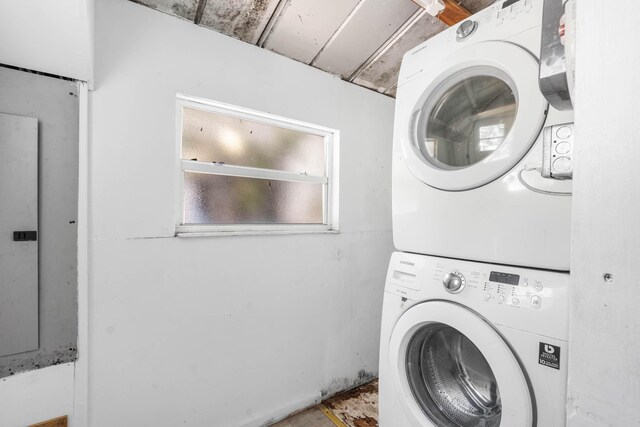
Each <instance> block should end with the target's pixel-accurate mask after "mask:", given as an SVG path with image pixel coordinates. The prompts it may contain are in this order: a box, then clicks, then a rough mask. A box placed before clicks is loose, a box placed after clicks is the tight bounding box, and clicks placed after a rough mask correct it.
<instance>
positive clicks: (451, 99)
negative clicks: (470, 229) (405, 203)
mask: <svg viewBox="0 0 640 427" xmlns="http://www.w3.org/2000/svg"><path fill="white" fill-rule="evenodd" d="M433 65H434V68H432V69H430V70H428V71H426V72H425V74H426V75H425V76H424V77H421V78H420V81H426V82H429V84H428V86H427V87H426V89H425V90H424V92H422V94H421V95H419V96H418V97H417V102H415V103H414V104H413V105H414V106H413V108H412V109H411V111H410V114H409V117H406V118H405V119H404V120H405V125H403V127H404V126H406V128H405V129H406V132H405V131H403V132H402V133H401V137H400V144H401V147H402V153H403V157H404V160H405V162H406V163H407V166H408V168H409V169H410V170H411V172H412V173H413V174H414V175H415V176H416V177H418V178H419V179H420V180H422V181H423V182H424V183H425V184H427V185H429V186H431V187H435V188H438V189H441V190H448V191H463V190H470V189H473V188H477V187H480V186H482V185H485V184H487V183H489V182H491V181H493V180H495V179H497V178H499V177H500V176H502V175H504V174H505V173H507V172H508V171H509V170H511V168H513V166H515V165H516V164H517V163H518V162H519V161H520V160H521V159H522V158H523V157H524V155H525V154H526V153H527V151H528V150H529V149H530V148H531V146H532V145H533V144H534V143H535V141H536V140H537V138H538V136H539V135H540V131H541V129H542V126H543V124H544V120H545V117H546V112H547V108H548V104H547V102H546V100H545V99H544V97H543V96H542V94H541V93H540V89H539V88H538V61H537V59H536V58H535V57H534V56H532V55H531V54H530V53H529V52H527V51H526V50H524V49H523V48H521V47H518V46H516V45H514V44H511V43H506V42H499V41H490V42H483V43H478V44H475V45H470V46H467V47H465V48H462V49H460V50H458V51H456V52H455V53H454V54H452V55H450V56H449V57H447V58H444V59H443V60H438V61H434V62H433ZM409 96H411V95H409ZM398 102H403V100H402V99H400V98H399V100H398ZM405 102H411V101H410V100H407V101H405Z"/></svg>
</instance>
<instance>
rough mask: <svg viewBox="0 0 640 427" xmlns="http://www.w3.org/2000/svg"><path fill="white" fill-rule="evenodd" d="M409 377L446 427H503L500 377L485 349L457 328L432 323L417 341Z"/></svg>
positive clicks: (416, 393)
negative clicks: (486, 357) (482, 349)
mask: <svg viewBox="0 0 640 427" xmlns="http://www.w3.org/2000/svg"><path fill="white" fill-rule="evenodd" d="M406 368H407V372H406V373H407V377H408V380H409V385H410V387H411V391H412V392H413V395H414V397H415V398H416V401H417V402H418V404H419V406H420V407H421V409H422V410H423V412H424V413H425V414H426V415H427V416H428V417H429V418H430V419H431V420H432V421H433V422H435V423H436V424H437V425H441V426H446V427H472V426H482V427H498V426H499V425H500V419H501V415H502V405H501V401H500V391H499V390H498V384H497V382H496V378H495V376H494V374H493V371H492V370H491V367H490V366H489V364H488V363H487V360H486V359H485V358H484V356H483V355H482V353H481V352H480V350H478V348H477V347H476V346H475V345H474V344H473V343H472V342H471V340H469V338H467V337H466V336H465V335H464V334H462V333H461V332H460V331H458V330H457V329H454V328H452V327H450V326H448V325H445V324H442V323H429V324H427V325H425V326H423V327H421V328H420V329H419V330H418V331H417V332H416V333H415V334H414V335H413V337H412V338H411V340H410V342H409V346H408V348H407V360H406Z"/></svg>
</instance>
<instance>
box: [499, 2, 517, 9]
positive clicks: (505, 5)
mask: <svg viewBox="0 0 640 427" xmlns="http://www.w3.org/2000/svg"><path fill="white" fill-rule="evenodd" d="M519 1H520V0H507V1H506V2H504V3H502V8H503V9H506V8H508V7H509V6H511V5H512V4H514V3H518V2H519Z"/></svg>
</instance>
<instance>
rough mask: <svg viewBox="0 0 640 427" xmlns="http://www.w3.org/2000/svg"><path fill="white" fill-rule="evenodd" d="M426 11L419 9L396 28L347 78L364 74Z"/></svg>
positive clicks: (351, 80)
mask: <svg viewBox="0 0 640 427" xmlns="http://www.w3.org/2000/svg"><path fill="white" fill-rule="evenodd" d="M426 13H427V12H426V11H425V10H424V9H422V8H421V9H418V10H417V11H416V12H415V13H414V14H413V15H411V17H410V18H409V19H407V21H406V22H405V23H404V24H402V26H401V27H400V28H398V30H396V32H395V33H393V34H392V35H391V37H389V38H388V39H387V41H386V42H384V43H383V44H382V46H380V47H379V48H378V49H377V50H376V51H375V52H373V54H371V56H369V58H367V60H366V61H364V62H363V63H362V65H360V66H359V67H358V69H357V70H355V71H354V72H353V74H351V75H350V76H349V77H348V78H347V81H349V82H353V81H354V80H355V79H357V78H358V76H359V75H360V74H362V72H363V71H364V70H366V69H367V68H369V66H370V65H371V64H373V63H374V62H375V61H377V60H378V59H379V58H380V57H381V56H382V55H384V54H385V52H386V51H387V50H389V48H390V47H391V46H393V45H394V44H395V43H396V42H397V41H398V40H399V39H400V38H401V37H402V36H404V35H405V33H406V32H407V31H409V30H410V29H411V27H413V26H414V25H415V23H416V22H418V21H419V20H420V18H422V17H423V16H424V15H425V14H426Z"/></svg>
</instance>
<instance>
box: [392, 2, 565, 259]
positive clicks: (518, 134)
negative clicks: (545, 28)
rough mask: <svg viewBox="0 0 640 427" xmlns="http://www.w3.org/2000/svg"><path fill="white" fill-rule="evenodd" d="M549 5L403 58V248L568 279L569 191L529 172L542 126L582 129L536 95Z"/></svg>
mask: <svg viewBox="0 0 640 427" xmlns="http://www.w3.org/2000/svg"><path fill="white" fill-rule="evenodd" d="M542 6H543V2H542V1H539V0H536V1H534V0H517V1H514V0H506V1H500V2H497V3H495V4H494V5H492V6H490V7H489V8H487V9H485V10H483V11H481V12H480V13H478V14H476V15H474V16H473V17H472V18H471V19H470V20H468V21H465V22H463V23H461V24H459V25H457V26H454V27H452V28H450V29H447V30H446V31H444V32H443V33H441V34H439V35H438V36H436V37H434V38H432V39H430V40H428V41H426V42H425V43H423V44H422V45H420V46H418V47H417V48H415V49H413V50H412V51H410V52H408V53H407V54H406V55H405V57H404V59H403V62H402V68H401V71H400V78H399V85H398V92H397V100H396V111H395V126H394V148H393V184H392V185H393V232H394V243H395V246H396V248H397V249H398V250H401V251H407V252H415V253H422V254H430V255H437V256H446V257H454V258H458V259H469V260H476V261H485V262H494V263H500V264H509V265H520V266H528V267H534V268H545V269H552V270H560V271H568V270H569V242H570V211H571V209H570V208H571V197H568V196H567V194H570V191H571V181H570V180H566V181H560V180H553V179H545V178H542V177H541V174H540V172H539V171H536V170H525V169H535V168H541V166H542V132H541V131H542V129H543V127H545V126H551V125H558V124H564V123H570V122H572V121H573V114H572V112H570V111H569V112H561V111H558V110H556V109H554V108H553V107H550V106H549V104H548V103H547V101H546V100H545V98H544V97H543V95H542V94H541V92H540V89H539V87H538V69H539V63H538V59H537V56H536V55H538V53H537V52H539V51H540V34H541V22H542ZM465 35H466V36H465ZM463 36H464V37H463ZM558 129H560V128H558ZM567 129H569V128H567ZM567 129H564V128H563V132H564V131H565V130H567ZM570 137H571V135H569V136H566V134H565V138H570ZM559 142H560V141H559V140H557V138H556V139H554V143H556V144H557V143H559ZM564 146H565V145H561V147H564ZM565 154H567V153H565ZM567 155H568V154H567ZM560 164H562V165H564V166H565V167H566V166H567V165H568V164H569V163H567V162H566V161H563V162H559V163H557V165H560ZM522 181H524V182H525V183H526V184H527V185H528V186H529V188H527V186H526V185H524V184H523V183H522ZM530 188H534V189H535V190H537V191H532V190H531V189H530ZM549 193H554V194H549ZM560 194H564V195H560Z"/></svg>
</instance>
